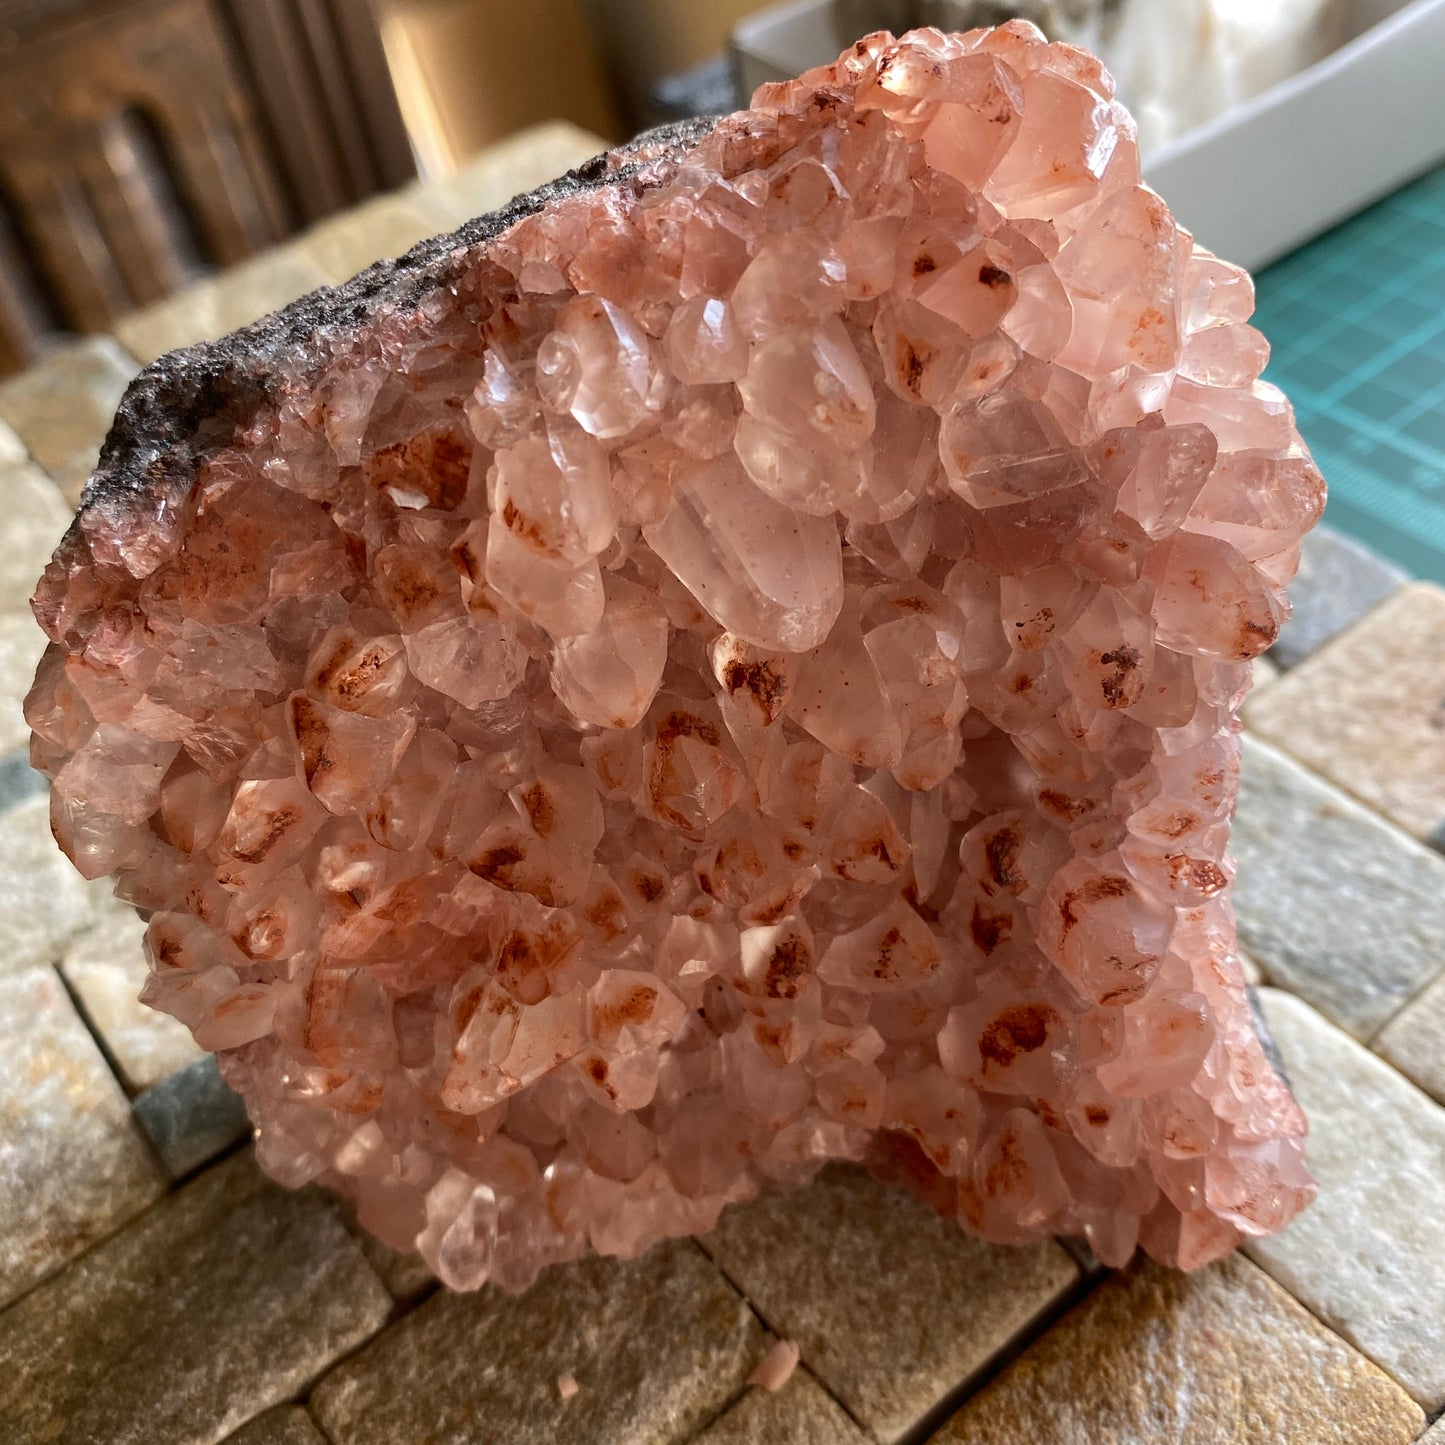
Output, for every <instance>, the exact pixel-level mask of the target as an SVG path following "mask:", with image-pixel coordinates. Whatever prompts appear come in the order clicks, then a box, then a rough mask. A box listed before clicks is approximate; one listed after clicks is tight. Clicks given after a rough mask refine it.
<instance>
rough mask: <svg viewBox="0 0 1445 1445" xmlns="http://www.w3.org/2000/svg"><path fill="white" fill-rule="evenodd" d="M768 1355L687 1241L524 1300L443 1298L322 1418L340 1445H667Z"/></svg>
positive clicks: (364, 1358) (494, 1293) (551, 1284)
mask: <svg viewBox="0 0 1445 1445" xmlns="http://www.w3.org/2000/svg"><path fill="white" fill-rule="evenodd" d="M762 1352H763V1338H762V1330H761V1328H760V1327H759V1325H758V1323H757V1320H756V1319H755V1318H754V1317H753V1315H752V1314H751V1312H750V1311H749V1310H748V1308H747V1306H746V1305H745V1304H744V1303H743V1301H742V1300H741V1299H740V1298H739V1297H738V1295H737V1294H736V1292H735V1291H734V1290H733V1289H732V1288H731V1287H730V1286H729V1285H728V1284H727V1282H726V1281H725V1280H724V1279H723V1278H722V1277H721V1275H719V1274H718V1273H717V1271H716V1270H715V1269H714V1268H713V1267H712V1265H711V1264H709V1263H708V1261H707V1260H706V1259H705V1258H704V1257H703V1255H702V1254H701V1252H700V1251H699V1250H697V1249H696V1248H695V1247H694V1246H693V1245H691V1244H690V1243H687V1242H686V1241H682V1242H675V1243H667V1244H662V1245H659V1246H658V1247H657V1248H656V1249H653V1250H651V1251H650V1252H649V1253H647V1254H646V1255H644V1256H642V1258H640V1259H636V1260H631V1261H627V1262H622V1261H619V1260H614V1259H588V1260H583V1261H580V1262H578V1263H576V1264H569V1265H563V1266H560V1267H558V1268H556V1269H552V1270H549V1271H548V1272H547V1273H545V1274H544V1275H543V1276H542V1277H541V1279H540V1280H539V1281H538V1282H537V1283H536V1284H535V1285H534V1286H533V1287H532V1289H531V1290H530V1291H528V1292H527V1293H526V1294H524V1295H520V1296H514V1295H506V1294H503V1293H502V1292H501V1291H500V1290H497V1289H494V1288H490V1287H489V1288H487V1289H485V1290H482V1291H480V1292H478V1293H476V1294H451V1293H447V1292H442V1293H438V1294H436V1295H433V1296H432V1298H431V1299H429V1300H428V1301H427V1302H426V1303H425V1304H423V1305H422V1306H421V1307H420V1308H419V1309H417V1310H415V1311H413V1312H412V1313H411V1314H409V1315H406V1316H404V1317H403V1318H402V1319H401V1320H399V1321H398V1322H397V1323H396V1324H395V1325H393V1326H392V1327H391V1328H390V1329H389V1330H387V1332H386V1333H385V1334H384V1335H382V1336H381V1338H380V1339H378V1340H376V1341H374V1342H373V1343H372V1344H370V1345H368V1346H367V1347H366V1349H364V1350H362V1351H361V1352H360V1353H359V1354H358V1355H356V1356H355V1357H354V1358H353V1359H350V1360H347V1361H346V1362H345V1363H343V1364H341V1365H339V1366H338V1367H337V1368H336V1369H335V1370H333V1371H332V1372H331V1374H329V1375H328V1376H327V1377H326V1378H325V1379H324V1380H322V1381H321V1383H320V1384H319V1385H317V1387H316V1389H315V1390H314V1391H312V1394H311V1411H312V1414H313V1415H315V1417H316V1419H317V1420H318V1421H319V1422H320V1424H321V1426H322V1429H323V1430H324V1431H325V1433H326V1434H327V1435H328V1436H329V1437H330V1439H331V1440H332V1441H334V1442H335V1445H397V1442H399V1441H422V1440H436V1441H444V1440H445V1441H457V1442H461V1441H471V1440H496V1441H499V1442H500V1441H506V1442H507V1445H554V1442H558V1441H563V1440H565V1441H568V1442H569V1445H570V1442H576V1445H584V1442H585V1445H662V1442H664V1441H666V1442H672V1441H680V1440H685V1439H686V1438H687V1437H688V1435H689V1434H691V1433H692V1432H693V1431H694V1430H696V1429H697V1428H698V1427H699V1426H700V1425H701V1424H702V1423H703V1422H704V1421H706V1420H708V1419H709V1418H710V1417H711V1416H712V1415H714V1414H715V1413H716V1412H717V1411H718V1410H719V1409H720V1408H721V1407H722V1405H723V1404H724V1403H725V1402H726V1401H727V1400H729V1399H730V1398H731V1397H732V1396H733V1395H734V1394H735V1393H736V1392H737V1391H738V1389H739V1388H740V1387H741V1386H742V1384H743V1382H744V1380H746V1379H747V1376H748V1373H749V1371H751V1370H752V1368H753V1366H754V1365H755V1364H756V1363H757V1361H758V1359H759V1358H760V1357H761V1355H762ZM563 1374H570V1375H572V1376H573V1378H574V1379H575V1380H576V1382H577V1385H578V1391H577V1394H576V1395H574V1396H573V1397H572V1398H571V1399H570V1400H568V1399H563V1397H562V1395H561V1392H560V1391H559V1390H558V1389H557V1378H558V1376H559V1375H563Z"/></svg>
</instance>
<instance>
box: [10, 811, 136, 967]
mask: <svg viewBox="0 0 1445 1445" xmlns="http://www.w3.org/2000/svg"><path fill="white" fill-rule="evenodd" d="M109 892H110V888H109V885H108V884H107V883H105V882H95V883H87V882H86V880H85V879H84V878H82V877H81V876H80V874H79V873H77V872H76V871H75V869H74V868H73V867H72V866H71V864H70V860H69V859H68V858H66V857H65V856H64V854H62V853H61V851H60V849H59V847H57V846H56V842H55V839H54V838H53V837H52V836H51V834H50V800H49V799H48V798H44V797H38V798H27V799H26V800H25V801H24V802H20V803H17V804H16V805H15V806H14V807H13V808H11V809H10V810H9V811H8V812H6V813H4V814H3V815H0V977H4V975H5V974H6V973H8V972H11V971H14V970H17V969H23V968H28V967H30V966H31V965H32V964H36V963H53V962H55V961H56V960H58V959H59V958H60V957H61V955H62V954H63V953H64V951H65V947H66V945H67V944H68V943H69V942H70V940H71V939H72V938H74V937H76V935H77V934H80V933H83V932H84V931H85V930H86V929H87V928H89V927H90V926H91V925H92V924H93V923H94V922H95V920H96V919H97V918H98V917H99V916H100V910H101V908H102V907H104V906H105V905H106V904H107V902H108V901H109V897H108V896H109Z"/></svg>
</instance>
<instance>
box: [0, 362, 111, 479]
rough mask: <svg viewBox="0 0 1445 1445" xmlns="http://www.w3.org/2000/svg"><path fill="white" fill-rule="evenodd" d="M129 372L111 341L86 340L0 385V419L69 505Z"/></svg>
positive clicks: (96, 450)
mask: <svg viewBox="0 0 1445 1445" xmlns="http://www.w3.org/2000/svg"><path fill="white" fill-rule="evenodd" d="M135 373H136V366H135V363H134V362H133V361H132V360H131V358H130V357H129V356H127V355H126V353H125V352H124V351H122V350H121V348H120V347H119V346H117V345H116V343H115V341H114V340H113V339H112V338H111V337H109V336H91V337H88V338H87V339H86V340H84V341H78V342H76V343H75V344H74V345H72V346H67V347H65V348H64V349H63V350H60V351H56V352H54V353H53V354H52V355H50V356H48V357H47V358H46V359H45V360H44V361H42V362H41V363H40V364H39V365H38V366H33V367H31V368H30V369H29V370H28V371H22V372H21V373H20V374H19V375H18V376H14V377H11V378H10V379H9V380H8V381H4V382H0V418H4V420H5V421H7V422H8V423H9V424H10V425H11V426H12V427H13V428H14V429H15V433H16V435H17V436H18V437H19V438H20V440H21V441H22V442H24V444H25V446H26V449H27V450H28V451H29V453H30V455H31V456H32V457H34V458H35V460H36V461H37V462H39V463H40V465H41V466H42V467H43V468H44V469H45V470H46V471H47V472H48V473H49V474H50V475H51V477H53V478H54V479H55V482H56V484H57V485H58V486H59V488H60V490H61V491H62V492H63V493H64V494H65V497H66V498H67V499H68V500H69V501H70V503H71V504H72V505H74V504H75V503H76V502H78V501H79V500H80V489H81V488H82V487H83V486H84V485H85V482H86V479H87V478H88V477H89V476H90V473H91V469H92V468H93V467H94V466H95V459H96V457H97V456H98V455H99V453H100V444H101V442H103V441H104V440H105V434H106V432H108V431H109V430H110V423H111V418H112V417H114V415H115V409H116V407H117V406H118V405H119V404H120V398H121V394H122V393H123V392H124V391H125V388H126V385H127V384H128V383H129V381H130V379H131V377H133V376H134V375H135Z"/></svg>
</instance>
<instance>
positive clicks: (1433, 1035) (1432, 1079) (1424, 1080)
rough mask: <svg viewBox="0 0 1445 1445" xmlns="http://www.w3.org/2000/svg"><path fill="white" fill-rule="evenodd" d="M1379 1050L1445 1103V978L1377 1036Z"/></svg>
mask: <svg viewBox="0 0 1445 1445" xmlns="http://www.w3.org/2000/svg"><path fill="white" fill-rule="evenodd" d="M1374 1047H1375V1052H1376V1053H1377V1054H1379V1055H1380V1057H1381V1058H1384V1059H1388V1060H1389V1061H1390V1062H1391V1063H1392V1064H1394V1066H1395V1067H1396V1068H1397V1069H1399V1070H1400V1072H1401V1073H1403V1074H1407V1075H1408V1076H1409V1077H1410V1078H1412V1079H1413V1080H1414V1081H1415V1082H1416V1083H1417V1084H1419V1086H1420V1087H1421V1088H1422V1089H1424V1090H1425V1092H1426V1093H1427V1094H1433V1095H1434V1096H1435V1097H1436V1098H1437V1099H1438V1100H1439V1101H1440V1102H1441V1103H1442V1104H1445V977H1441V978H1438V979H1436V980H1435V982H1434V983H1432V984H1431V985H1430V987H1429V988H1427V989H1426V990H1425V992H1424V993H1422V994H1421V995H1420V996H1419V997H1418V998H1416V999H1414V1000H1413V1001H1412V1002H1410V1003H1408V1004H1406V1005H1405V1007H1404V1008H1403V1009H1401V1010H1400V1012H1399V1013H1397V1014H1396V1015H1395V1017H1394V1018H1392V1019H1391V1020H1390V1022H1389V1023H1387V1024H1386V1025H1385V1027H1384V1028H1383V1029H1381V1030H1380V1033H1379V1036H1378V1037H1377V1038H1376V1039H1375V1045H1374Z"/></svg>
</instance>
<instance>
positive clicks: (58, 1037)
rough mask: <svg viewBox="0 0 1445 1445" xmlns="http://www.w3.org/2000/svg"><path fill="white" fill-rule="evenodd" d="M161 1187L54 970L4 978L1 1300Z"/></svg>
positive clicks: (0, 1027) (0, 995)
mask: <svg viewBox="0 0 1445 1445" xmlns="http://www.w3.org/2000/svg"><path fill="white" fill-rule="evenodd" d="M162 1188H163V1184H162V1181H161V1178H160V1174H159V1172H158V1171H157V1169H156V1168H155V1166H154V1164H152V1162H151V1159H150V1155H149V1154H148V1153H147V1151H146V1148H145V1145H144V1144H143V1143H142V1141H141V1138H140V1136H139V1135H138V1134H137V1133H136V1131H135V1130H134V1128H133V1127H132V1126H131V1121H130V1110H129V1109H128V1108H127V1107H126V1102H125V1097H124V1095H123V1094H122V1093H121V1091H120V1089H119V1087H118V1086H117V1085H116V1082H115V1080H114V1078H112V1077H111V1073H110V1070H109V1069H108V1068H107V1067H106V1063H105V1059H104V1058H103V1057H102V1056H101V1052H100V1050H99V1049H98V1048H96V1046H95V1040H94V1039H92V1038H91V1036H90V1034H89V1033H88V1032H87V1031H86V1028H85V1025H84V1024H83V1023H82V1022H81V1021H80V1018H79V1016H78V1015H77V1014H76V1012H75V1009H74V1008H73V1007H72V1006H71V1002H70V999H69V998H68V997H67V996H66V993H65V989H64V988H63V987H62V986H61V982H60V980H59V978H57V977H56V974H55V970H54V969H51V968H30V969H25V970H23V971H22V972H20V973H13V974H9V975H7V976H5V977H3V978H0V1304H4V1303H5V1302H6V1301H7V1300H10V1299H13V1298H14V1297H15V1296H16V1295H18V1294H19V1293H21V1292H22V1291H23V1290H25V1289H28V1288H29V1287H30V1286H31V1285H33V1284H34V1283H35V1282H36V1281H37V1280H39V1279H42V1278H44V1276H45V1275H47V1274H49V1273H50V1272H51V1271H52V1270H53V1269H55V1268H56V1267H57V1266H58V1265H60V1264H63V1263H64V1262H65V1261H66V1260H68V1259H70V1258H72V1257H73V1256H75V1255H77V1254H79V1253H80V1252H81V1251H82V1250H83V1249H85V1248H86V1247H87V1246H88V1245H89V1244H91V1243H93V1242H94V1241H95V1240H97V1239H99V1238H100V1237H101V1236H102V1235H106V1234H109V1233H110V1232H111V1231H112V1230H113V1229H116V1228H117V1227H118V1226H120V1225H121V1224H123V1223H124V1222H125V1221H126V1220H127V1219H129V1218H131V1217H132V1216H133V1215H135V1214H137V1213H138V1212H139V1211H140V1210H142V1209H144V1208H145V1206H146V1205H147V1204H149V1203H150V1202H151V1201H152V1200H153V1199H155V1198H157V1197H158V1196H159V1195H160V1193H161V1191H162ZM0 1388H3V1387H0ZM3 1437H4V1432H3V1430H0V1438H3Z"/></svg>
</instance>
